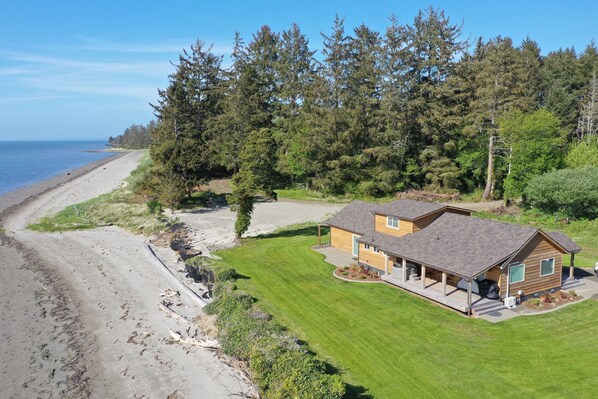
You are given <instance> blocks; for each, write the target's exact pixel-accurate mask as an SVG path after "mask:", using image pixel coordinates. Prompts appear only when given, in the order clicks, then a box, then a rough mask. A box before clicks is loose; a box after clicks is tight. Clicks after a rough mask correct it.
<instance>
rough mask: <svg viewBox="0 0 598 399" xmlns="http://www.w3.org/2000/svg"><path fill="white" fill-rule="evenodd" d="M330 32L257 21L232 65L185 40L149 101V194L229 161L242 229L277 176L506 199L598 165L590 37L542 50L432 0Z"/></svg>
mask: <svg viewBox="0 0 598 399" xmlns="http://www.w3.org/2000/svg"><path fill="white" fill-rule="evenodd" d="M322 39H323V44H322V50H321V52H316V51H314V50H313V49H312V48H311V47H310V43H309V41H308V39H307V37H306V36H305V35H304V34H303V33H302V32H301V30H300V27H299V26H298V25H297V24H293V25H291V27H290V28H289V29H288V30H285V31H283V32H278V33H277V32H274V31H273V30H272V29H271V28H270V27H269V26H262V27H261V28H260V29H259V30H258V31H257V32H256V33H254V34H253V36H252V38H251V40H250V41H249V42H248V43H246V42H245V41H244V40H243V38H241V36H240V35H239V34H236V35H235V37H234V50H233V52H232V56H231V60H230V66H228V67H224V66H223V57H221V56H217V55H215V54H214V53H213V52H212V49H211V47H210V46H207V45H206V44H204V43H203V42H202V41H197V42H196V43H194V44H193V45H191V47H190V49H188V50H185V51H183V53H182V54H181V55H180V57H179V60H178V63H176V64H175V70H174V72H173V73H172V74H171V75H169V85H168V87H167V88H165V89H163V90H159V91H158V92H159V99H158V102H157V103H156V104H154V105H152V107H153V109H154V113H155V116H156V118H157V122H156V125H155V126H153V128H152V129H151V145H150V154H151V157H152V160H153V162H154V167H153V176H152V179H153V180H152V185H151V186H152V187H153V188H154V190H155V195H156V197H157V198H158V199H159V200H160V201H161V202H162V203H165V204H176V203H177V202H179V201H181V200H182V199H183V197H185V196H187V195H190V193H191V192H192V190H193V189H194V187H196V186H197V184H198V183H200V182H202V181H205V180H207V179H210V178H212V177H215V176H226V175H228V176H230V175H232V176H233V189H234V192H233V194H232V195H231V197H230V198H229V201H230V202H231V204H232V205H233V207H235V208H234V209H237V210H239V211H240V212H238V215H239V217H238V220H237V223H238V225H237V231H238V232H239V231H241V232H242V231H243V230H244V228H245V227H246V225H247V223H248V220H244V219H243V217H241V216H242V215H246V216H247V217H249V216H250V214H251V210H252V209H253V201H254V197H255V196H256V195H257V194H258V193H259V194H261V195H266V196H269V197H272V198H275V197H276V193H275V192H274V189H276V188H282V187H302V188H306V189H309V190H314V191H318V192H321V193H326V194H332V195H347V194H349V195H358V196H369V197H378V196H384V195H388V194H391V193H394V192H396V191H401V190H406V189H410V188H416V189H423V190H430V191H437V192H456V191H460V192H472V191H475V190H479V191H480V192H482V191H483V197H484V198H503V199H506V200H509V199H514V198H520V197H521V196H522V195H523V194H524V190H525V188H526V186H527V184H528V183H529V181H530V180H531V179H532V178H533V177H534V176H539V175H542V174H544V173H546V172H549V171H552V170H557V169H561V168H564V167H566V166H576V167H581V166H584V165H586V164H588V163H590V164H591V163H594V164H596V163H597V160H596V158H597V157H596V155H593V158H592V155H591V154H598V150H597V148H598V147H597V143H596V139H595V138H596V136H597V132H598V81H597V78H596V72H597V70H598V50H597V48H596V46H595V44H594V43H593V42H592V43H590V44H588V46H587V47H586V48H585V49H584V50H583V51H581V52H577V51H576V50H574V49H572V48H567V49H560V50H558V51H553V52H550V53H548V54H547V55H545V56H544V55H542V54H541V50H540V46H539V45H538V43H536V42H534V41H533V40H532V39H530V38H527V39H525V40H524V41H523V42H522V43H519V44H516V43H513V40H511V39H510V38H509V37H502V36H498V37H495V38H491V39H488V40H486V39H483V38H478V39H473V40H471V39H467V38H464V37H463V35H462V26H461V24H455V23H453V22H452V21H451V20H450V19H449V17H448V16H446V15H445V13H444V12H443V11H441V10H437V9H434V8H427V9H425V10H422V11H420V12H419V14H418V15H417V16H416V17H415V19H414V20H413V22H412V23H410V24H408V25H401V24H399V22H398V20H397V18H396V17H394V16H393V17H391V18H390V19H389V24H388V26H387V28H386V30H385V31H384V32H377V31H375V30H372V29H370V28H369V27H368V26H366V25H360V26H358V27H356V28H355V29H354V30H353V31H352V32H347V31H346V29H345V27H344V22H343V19H342V18H339V17H337V18H336V19H335V20H334V21H333V24H332V28H331V29H330V31H329V32H328V33H324V34H322ZM227 65H228V63H227ZM596 166H598V165H596ZM245 219H247V218H245Z"/></svg>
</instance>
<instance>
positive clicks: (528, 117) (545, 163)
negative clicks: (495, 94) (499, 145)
mask: <svg viewBox="0 0 598 399" xmlns="http://www.w3.org/2000/svg"><path fill="white" fill-rule="evenodd" d="M500 135H501V137H503V139H504V140H505V141H506V144H507V145H508V146H509V148H512V152H511V153H510V154H509V157H510V161H509V164H510V168H509V171H508V174H507V177H506V179H505V192H504V199H505V201H509V200H512V199H516V198H518V197H520V196H522V195H523V193H524V191H525V187H526V186H527V184H528V182H529V181H530V180H531V179H532V178H533V177H534V176H539V175H541V174H544V173H546V172H549V171H551V170H554V169H558V168H559V167H561V166H562V161H563V157H562V149H561V148H562V143H563V132H562V130H561V127H560V121H559V119H558V118H557V117H556V116H555V115H554V114H552V113H551V112H550V111H547V110H546V109H540V110H538V111H535V112H533V113H531V114H524V113H523V112H521V111H512V112H511V113H509V114H507V115H505V116H504V117H503V118H502V120H501V121H500Z"/></svg>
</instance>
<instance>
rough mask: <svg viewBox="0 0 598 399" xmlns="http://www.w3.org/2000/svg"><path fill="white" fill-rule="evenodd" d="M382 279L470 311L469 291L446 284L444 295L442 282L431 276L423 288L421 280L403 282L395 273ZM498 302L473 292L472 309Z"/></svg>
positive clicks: (453, 306) (459, 309) (445, 303)
mask: <svg viewBox="0 0 598 399" xmlns="http://www.w3.org/2000/svg"><path fill="white" fill-rule="evenodd" d="M382 280H384V281H386V282H387V283H389V284H392V285H396V286H397V287H401V288H403V289H405V290H407V291H410V292H413V293H415V294H417V295H421V296H423V297H425V298H428V299H431V300H433V301H434V302H438V303H441V304H443V305H446V306H448V307H450V308H453V309H456V310H458V311H460V312H463V313H467V312H468V311H469V306H468V305H467V292H466V291H464V290H461V289H458V288H457V287H454V286H452V285H447V286H446V295H444V294H443V292H442V291H443V290H442V282H440V281H436V280H434V279H431V278H426V284H425V288H422V282H421V280H417V281H405V282H403V281H401V280H400V278H396V277H393V275H383V276H382ZM496 302H497V301H495V300H492V299H487V298H482V297H481V296H479V295H477V294H474V293H472V294H471V308H472V310H475V308H476V307H480V306H485V305H487V304H492V303H496Z"/></svg>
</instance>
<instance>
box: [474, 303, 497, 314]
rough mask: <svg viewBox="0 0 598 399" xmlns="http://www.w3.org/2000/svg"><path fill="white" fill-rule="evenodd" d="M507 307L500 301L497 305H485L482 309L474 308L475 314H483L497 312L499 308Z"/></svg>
mask: <svg viewBox="0 0 598 399" xmlns="http://www.w3.org/2000/svg"><path fill="white" fill-rule="evenodd" d="M503 309H505V305H503V304H502V303H498V304H496V305H493V306H490V307H485V308H482V309H475V308H474V309H472V312H473V314H475V315H476V316H481V315H484V314H487V313H492V312H496V311H498V310H503Z"/></svg>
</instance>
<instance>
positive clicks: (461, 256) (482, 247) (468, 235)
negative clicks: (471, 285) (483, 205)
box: [359, 213, 539, 277]
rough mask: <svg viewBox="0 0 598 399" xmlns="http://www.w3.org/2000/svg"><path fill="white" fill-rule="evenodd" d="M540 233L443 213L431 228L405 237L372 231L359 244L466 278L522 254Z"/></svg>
mask: <svg viewBox="0 0 598 399" xmlns="http://www.w3.org/2000/svg"><path fill="white" fill-rule="evenodd" d="M538 232H539V230H538V229H535V228H532V227H526V226H519V225H515V224H509V223H503V222H496V221H493V220H486V219H478V218H474V217H469V216H462V215H457V214H452V213H444V214H443V215H441V216H440V217H439V218H438V219H436V220H435V221H434V222H432V223H431V224H430V225H429V226H428V227H426V228H425V229H423V230H420V231H418V232H416V233H413V234H409V235H406V236H403V237H395V236H391V235H387V234H382V233H379V232H370V233H368V234H367V235H364V236H363V237H361V238H360V239H359V241H362V242H366V243H369V244H371V245H375V246H377V247H378V248H380V249H381V250H382V251H384V252H388V253H390V254H393V255H396V256H401V257H405V258H407V259H408V260H411V261H415V262H418V263H422V264H425V265H428V266H431V267H434V268H436V269H439V270H443V271H446V272H449V273H453V274H457V275H460V276H463V277H474V276H476V275H478V274H480V273H482V272H484V271H485V270H487V269H489V268H491V267H492V266H495V265H497V264H499V263H501V262H502V261H504V260H506V259H507V258H509V257H510V256H511V255H513V254H515V253H516V252H518V251H519V249H520V248H521V247H522V246H523V245H525V244H526V243H527V242H528V241H529V240H530V239H531V238H532V237H533V236H534V235H536V234H538Z"/></svg>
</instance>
